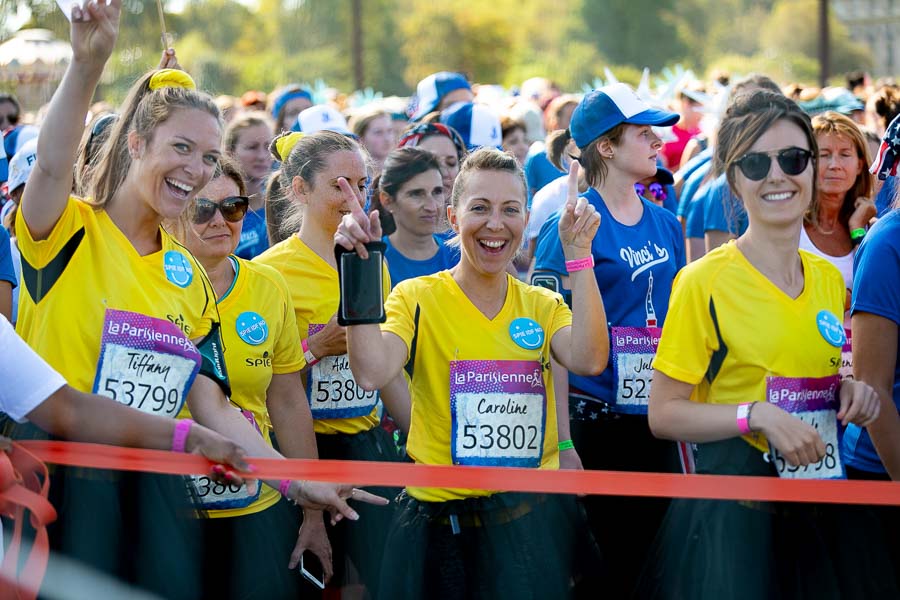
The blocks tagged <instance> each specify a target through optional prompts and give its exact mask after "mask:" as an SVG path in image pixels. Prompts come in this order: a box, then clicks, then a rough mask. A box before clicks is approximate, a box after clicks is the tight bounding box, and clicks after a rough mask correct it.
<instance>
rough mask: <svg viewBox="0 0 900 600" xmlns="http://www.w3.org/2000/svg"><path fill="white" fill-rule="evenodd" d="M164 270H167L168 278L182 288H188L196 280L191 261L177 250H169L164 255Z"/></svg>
mask: <svg viewBox="0 0 900 600" xmlns="http://www.w3.org/2000/svg"><path fill="white" fill-rule="evenodd" d="M163 270H164V271H165V272H166V279H168V280H169V281H171V282H172V283H174V284H175V285H177V286H178V287H180V288H186V287H187V286H189V285H191V281H193V280H194V267H193V266H192V265H191V261H189V260H188V258H187V257H186V256H185V255H184V254H182V253H181V252H178V251H177V250H169V251H168V252H166V254H165V255H164V256H163Z"/></svg>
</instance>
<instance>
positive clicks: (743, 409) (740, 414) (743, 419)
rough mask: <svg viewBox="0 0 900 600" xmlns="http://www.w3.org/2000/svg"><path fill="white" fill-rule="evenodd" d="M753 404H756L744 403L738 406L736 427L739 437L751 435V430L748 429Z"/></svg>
mask: <svg viewBox="0 0 900 600" xmlns="http://www.w3.org/2000/svg"><path fill="white" fill-rule="evenodd" d="M754 404H756V402H744V403H743V404H738V407H737V427H738V431H740V432H741V435H747V434H750V433H753V430H752V429H751V428H750V413H751V412H753V405H754Z"/></svg>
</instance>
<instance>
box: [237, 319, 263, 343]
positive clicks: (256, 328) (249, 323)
mask: <svg viewBox="0 0 900 600" xmlns="http://www.w3.org/2000/svg"><path fill="white" fill-rule="evenodd" d="M234 326H235V329H237V334H238V337H239V338H241V339H242V340H243V341H245V342H247V343H248V344H250V345H251V346H259V345H260V344H262V343H263V342H265V341H266V339H268V337H269V325H268V324H267V323H266V320H265V319H263V318H262V316H260V315H259V314H258V313H255V312H252V311H248V312H243V313H241V314H239V315H238V318H237V321H236V322H235V325H234Z"/></svg>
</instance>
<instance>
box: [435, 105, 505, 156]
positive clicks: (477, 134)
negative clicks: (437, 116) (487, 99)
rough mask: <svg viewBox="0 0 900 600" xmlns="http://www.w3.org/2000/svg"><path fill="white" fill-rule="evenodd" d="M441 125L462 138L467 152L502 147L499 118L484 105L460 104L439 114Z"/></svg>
mask: <svg viewBox="0 0 900 600" xmlns="http://www.w3.org/2000/svg"><path fill="white" fill-rule="evenodd" d="M441 123H443V124H444V125H447V126H448V127H452V128H453V129H455V130H456V131H457V132H458V133H459V135H461V136H462V139H463V141H464V142H465V143H466V148H467V149H468V150H476V149H478V148H481V147H483V146H487V147H490V148H500V149H502V147H503V132H502V129H501V127H500V117H499V116H497V113H495V112H494V111H493V110H491V109H490V108H488V107H487V106H485V105H484V104H473V103H472V102H461V103H459V104H454V105H453V106H451V107H450V108H448V109H447V110H445V111H443V112H442V113H441Z"/></svg>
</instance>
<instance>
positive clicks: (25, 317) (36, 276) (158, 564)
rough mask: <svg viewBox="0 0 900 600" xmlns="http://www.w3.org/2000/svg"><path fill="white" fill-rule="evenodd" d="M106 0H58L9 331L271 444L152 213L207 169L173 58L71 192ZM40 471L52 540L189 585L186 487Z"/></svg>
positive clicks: (114, 8) (196, 588)
mask: <svg viewBox="0 0 900 600" xmlns="http://www.w3.org/2000/svg"><path fill="white" fill-rule="evenodd" d="M120 10H121V1H120V0H109V1H108V2H103V3H94V2H89V3H86V4H85V6H84V8H80V7H78V6H73V8H72V15H71V16H72V51H73V58H72V62H71V63H70V64H69V67H68V68H67V70H66V73H65V75H64V77H63V80H62V82H61V83H60V85H59V87H58V88H57V90H56V93H55V94H54V97H53V100H52V101H51V103H50V109H49V111H48V113H47V116H46V118H45V121H44V125H45V127H42V130H41V133H40V135H39V136H38V150H39V152H40V156H39V158H38V159H37V163H36V165H35V166H34V170H33V171H32V174H31V178H30V180H29V182H28V185H27V187H26V191H25V194H24V196H23V198H22V203H21V206H20V210H19V211H18V214H17V217H16V219H17V224H16V231H17V233H18V239H19V248H20V251H21V253H22V269H23V279H24V281H25V285H24V286H23V293H22V294H21V297H20V302H21V306H20V319H19V324H20V327H21V335H22V337H23V338H24V339H25V340H26V341H27V342H28V343H29V345H30V346H31V347H32V348H34V349H35V350H36V351H37V353H38V354H39V355H41V356H42V357H43V358H44V359H45V360H46V361H47V362H48V363H50V365H51V366H53V367H54V368H55V369H56V370H57V371H59V372H60V373H61V374H62V375H63V376H64V377H65V378H66V380H67V381H69V383H70V384H71V385H72V387H74V388H75V389H78V390H80V391H83V392H94V393H99V394H102V395H106V396H109V397H111V398H113V399H114V400H117V401H118V402H121V403H123V404H126V405H128V406H130V407H132V408H135V409H137V410H142V411H144V412H149V413H152V414H157V415H163V416H167V417H170V418H171V417H175V416H176V415H178V414H179V413H180V412H181V411H182V410H183V408H184V407H185V406H189V408H190V411H191V414H192V415H193V416H194V418H196V419H197V421H199V422H200V423H202V424H203V425H206V426H208V427H209V428H211V429H213V430H215V431H218V432H220V433H223V434H225V435H227V436H229V437H231V438H233V439H234V440H235V441H237V442H238V443H240V444H241V446H243V447H244V448H245V449H246V450H247V452H248V454H249V455H251V456H269V457H273V458H274V457H279V456H280V455H279V454H278V453H277V452H275V451H274V450H273V449H272V448H271V446H269V445H268V444H267V443H266V442H265V441H264V440H262V438H261V437H260V436H259V434H258V433H257V432H256V431H255V430H254V429H253V427H252V426H251V425H250V423H249V422H248V421H247V420H246V419H244V418H243V417H242V416H241V415H240V413H238V412H237V411H235V410H233V409H232V408H231V405H230V404H229V403H228V401H227V399H226V395H225V393H223V392H226V393H227V390H228V378H227V373H226V372H225V369H224V363H223V361H222V353H223V347H222V344H221V338H220V335H219V323H218V321H219V319H218V316H217V314H216V305H215V293H214V290H213V289H212V287H211V285H210V283H209V281H208V279H207V278H206V276H205V274H204V272H203V269H202V267H201V266H200V265H199V264H198V263H197V262H196V260H195V259H194V258H193V257H192V256H191V255H190V253H189V252H188V251H187V250H186V249H184V247H183V246H181V245H180V244H178V243H177V242H176V241H175V240H174V239H172V237H171V236H170V235H169V234H168V233H166V231H165V230H163V229H162V228H161V227H160V224H161V222H162V221H163V220H164V219H167V218H168V219H174V218H177V217H178V216H179V215H180V214H181V213H182V211H183V210H184V209H185V207H186V206H187V205H188V203H189V202H190V201H191V200H192V199H193V197H194V195H195V194H196V192H197V191H198V190H200V189H201V188H203V187H204V186H205V185H206V183H207V182H208V181H209V179H210V177H211V176H212V174H213V170H214V168H215V165H216V162H217V160H218V158H219V155H220V150H219V148H220V145H221V135H222V133H221V130H222V126H221V121H220V118H219V113H218V109H217V108H216V106H215V104H214V103H213V102H212V99H211V98H210V97H209V96H208V95H206V94H203V93H200V92H197V91H195V89H194V83H193V81H192V80H191V79H190V77H189V76H188V75H187V74H186V73H184V72H182V71H173V70H168V69H163V70H160V71H154V72H151V73H148V74H146V75H145V76H143V77H141V78H140V79H139V80H138V81H137V82H136V83H135V84H134V86H133V87H132V89H131V91H130V93H129V95H128V98H127V99H126V101H125V105H124V106H123V110H122V111H121V116H120V118H119V119H118V120H117V122H116V123H115V125H114V127H113V130H112V131H111V133H110V137H109V139H108V140H107V143H106V144H105V146H104V149H103V151H102V154H103V158H102V159H101V161H100V163H99V164H98V165H97V168H96V170H95V171H94V172H93V180H92V182H91V186H90V187H91V190H92V191H91V196H92V197H91V198H90V199H82V198H77V197H74V196H71V195H70V191H71V186H72V171H73V164H74V162H75V155H76V150H77V146H78V142H79V139H80V138H81V134H82V129H83V123H84V115H85V114H86V113H87V110H88V105H89V103H90V100H91V98H92V96H93V94H94V90H95V88H96V86H97V83H98V82H99V79H100V76H101V73H102V72H103V68H104V65H105V64H106V61H107V60H108V59H109V56H110V54H111V53H112V50H113V48H114V46H115V43H116V39H117V37H118V21H119V14H120ZM192 340H197V345H196V346H195V344H194V343H192ZM96 418H98V419H102V418H106V416H105V415H102V414H98V415H96ZM54 480H55V483H54V487H53V488H52V489H53V490H54V493H55V494H56V498H54V504H55V505H56V506H58V507H60V508H61V510H60V519H59V520H58V521H57V523H56V524H54V529H53V530H52V531H51V533H50V535H51V539H53V540H54V544H55V546H56V547H57V549H61V550H63V551H64V552H66V553H68V554H71V555H73V556H75V557H76V558H77V559H79V560H81V561H83V562H85V563H87V564H89V565H91V566H94V567H96V568H98V569H100V570H103V571H107V572H111V573H114V574H115V575H117V576H118V577H120V578H122V579H124V580H126V581H129V582H133V583H136V584H139V585H144V586H146V587H147V588H149V589H152V590H154V591H156V592H157V593H159V594H161V595H162V596H164V597H169V598H180V597H187V598H192V597H198V596H199V595H200V593H201V592H200V588H201V587H202V582H200V581H198V579H197V575H198V573H199V569H198V568H195V561H196V559H197V558H198V557H199V556H200V550H199V549H198V548H197V547H195V546H194V545H193V544H197V543H199V541H200V540H199V539H198V537H196V536H194V535H192V534H193V531H192V530H191V528H190V525H189V522H188V520H186V519H184V518H182V514H181V513H180V512H179V510H178V508H179V506H178V505H179V504H181V503H183V502H184V501H185V500H186V495H185V493H184V483H183V480H182V479H181V478H180V477H166V476H134V475H130V474H129V475H121V474H118V473H110V472H105V471H104V472H96V471H92V472H90V473H89V474H88V475H85V474H84V473H83V472H80V471H79V470H77V469H58V470H57V471H56V475H55V477H54ZM279 484H280V482H277V481H276V482H274V485H275V486H276V487H277V486H279ZM284 490H285V492H286V494H287V495H290V497H291V498H293V499H295V500H297V501H305V500H309V499H311V496H315V497H318V498H319V500H318V501H315V502H312V503H311V504H312V505H313V506H314V507H319V508H321V506H322V502H321V500H326V502H325V504H328V505H332V504H334V505H341V504H343V500H341V498H340V497H343V498H346V497H349V495H350V493H351V490H350V489H349V488H347V487H346V486H344V487H343V488H334V487H333V486H325V487H322V486H321V484H313V483H304V484H302V485H301V482H286V483H285V485H284ZM339 496H340V497H339ZM355 497H357V498H359V497H360V495H359V494H356V495H355ZM345 506H346V505H344V506H343V507H342V508H344V507H345ZM344 514H345V515H347V516H353V515H354V513H352V512H346V511H345V512H344ZM122 543H127V544H128V550H129V551H127V552H123V551H122V550H123V549H122V547H121V544H122ZM50 568H51V569H52V568H53V563H52V561H51V565H50Z"/></svg>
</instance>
